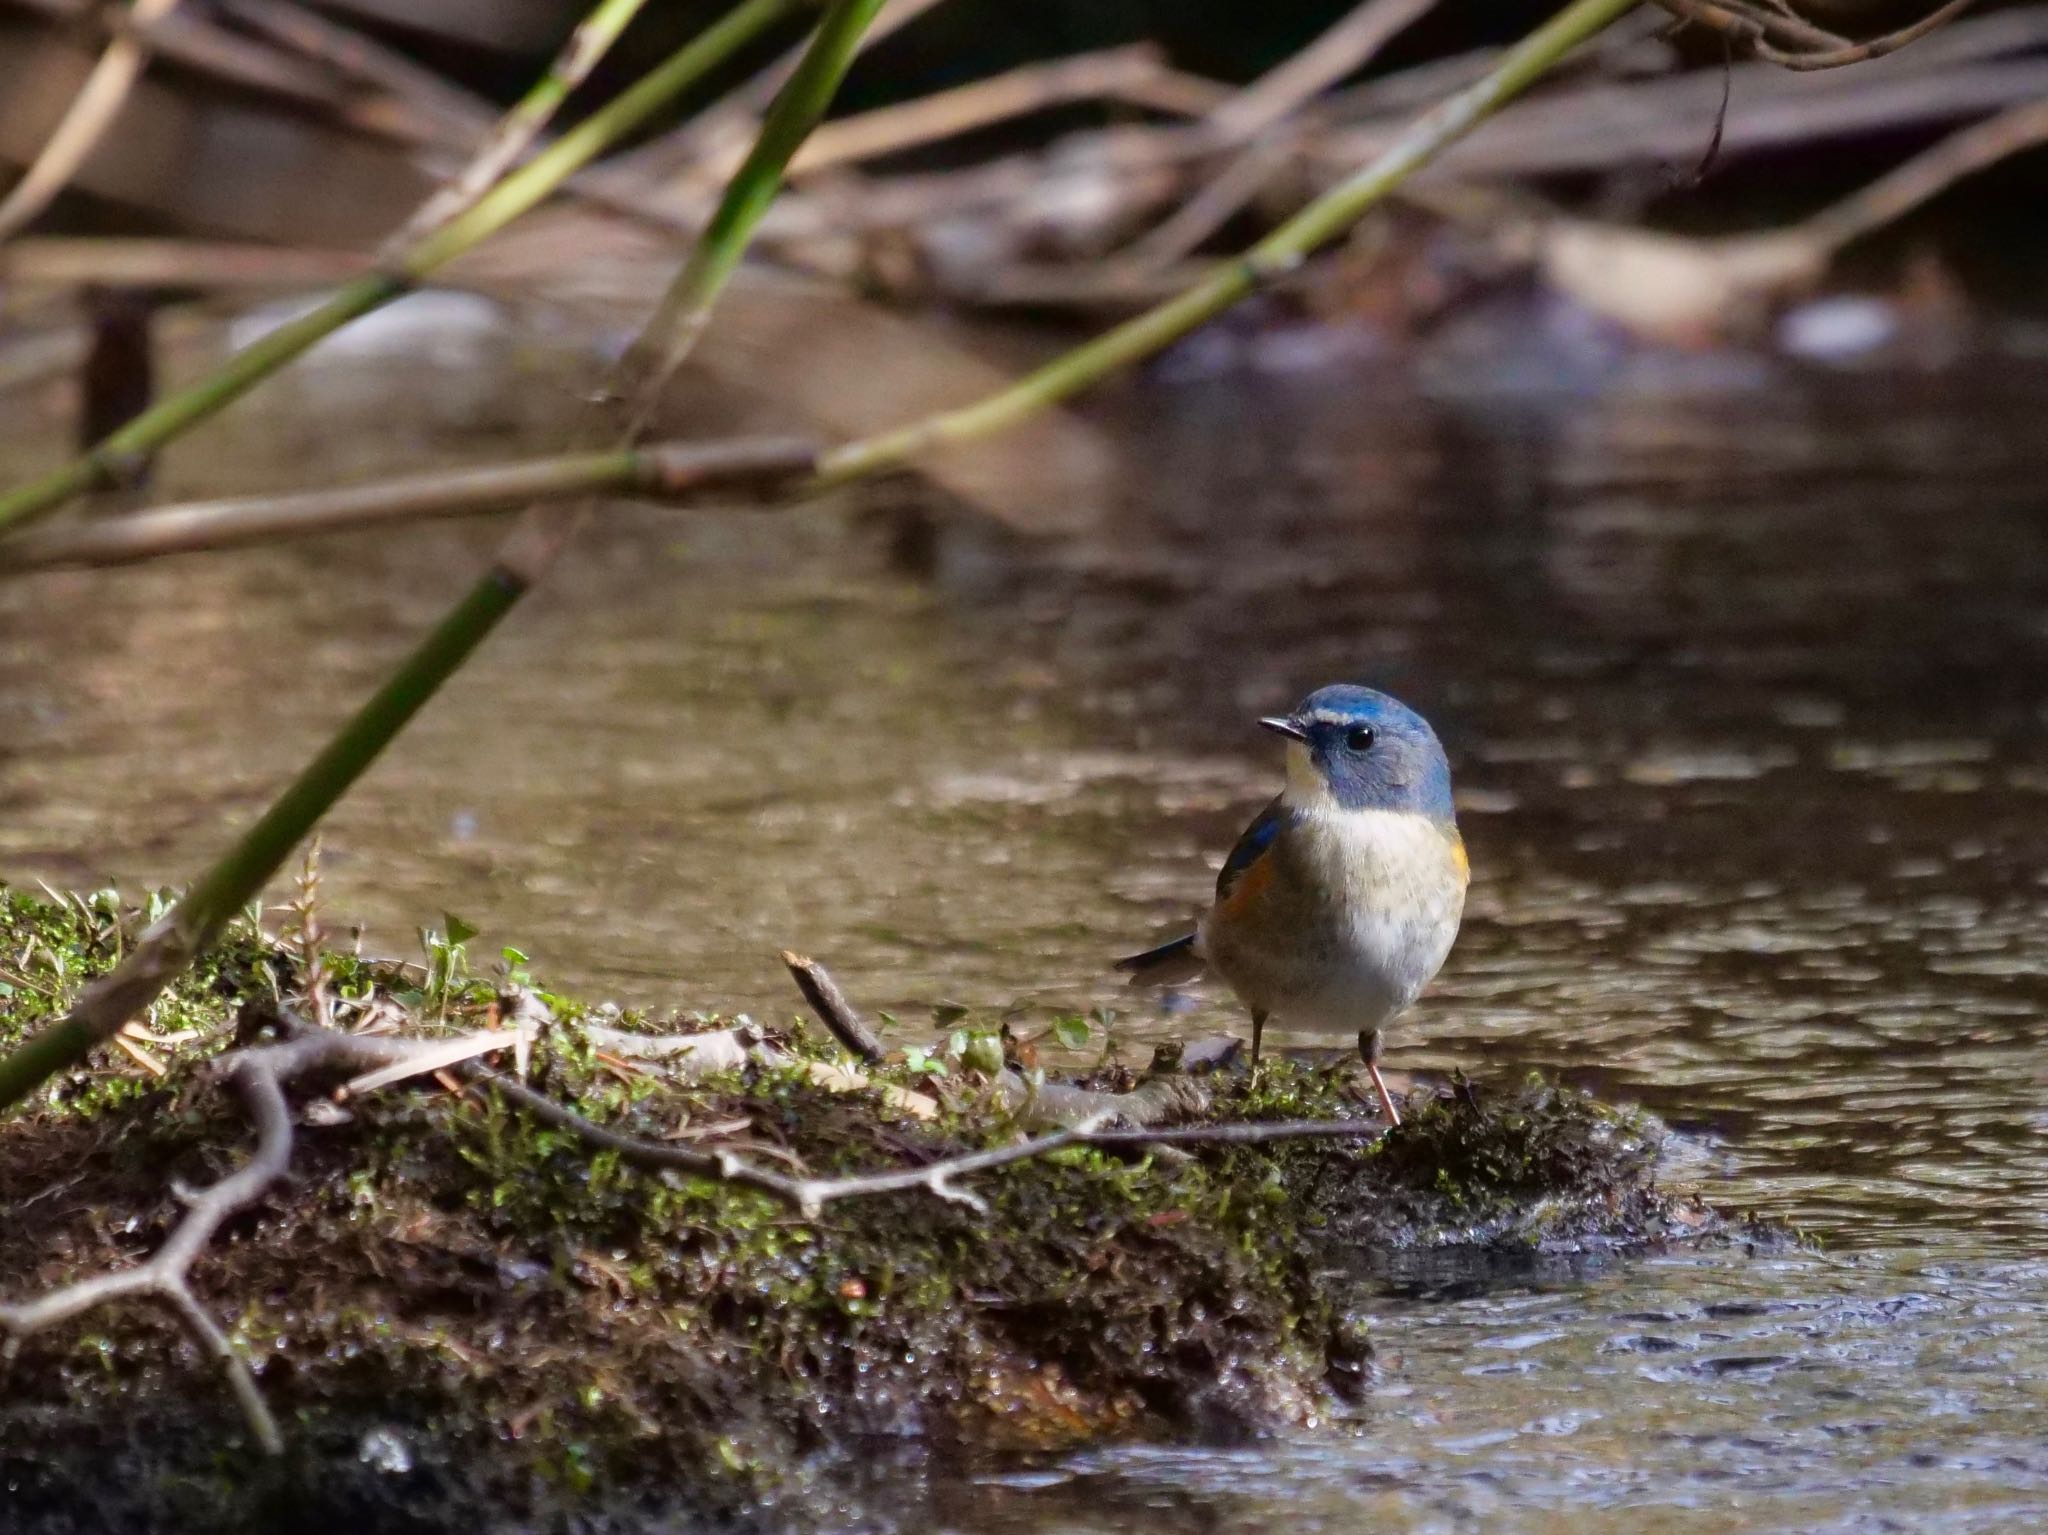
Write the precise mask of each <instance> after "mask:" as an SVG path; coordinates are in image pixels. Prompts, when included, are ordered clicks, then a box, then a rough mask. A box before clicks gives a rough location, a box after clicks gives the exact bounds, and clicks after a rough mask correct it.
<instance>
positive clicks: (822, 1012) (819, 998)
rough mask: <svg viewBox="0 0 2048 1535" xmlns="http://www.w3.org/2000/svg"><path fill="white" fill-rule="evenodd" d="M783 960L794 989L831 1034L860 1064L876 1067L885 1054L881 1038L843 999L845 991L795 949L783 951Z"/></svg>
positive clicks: (820, 967)
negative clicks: (800, 993)
mask: <svg viewBox="0 0 2048 1535" xmlns="http://www.w3.org/2000/svg"><path fill="white" fill-rule="evenodd" d="M782 962H783V964H785V965H787V966H788V967H789V973H790V977H791V978H792V979H793V980H794V981H795V982H796V989H797V990H798V991H800V992H802V993H803V994H804V1001H805V1002H806V1003H807V1004H808V1005H809V1007H810V1009H811V1011H812V1012H813V1013H816V1014H817V1015H818V1021H819V1022H820V1023H822V1024H824V1025H825V1027H826V1028H828V1029H830V1030H831V1031H832V1037H833V1038H834V1039H837V1040H838V1041H839V1043H841V1044H842V1045H844V1046H846V1048H847V1049H848V1050H850V1051H852V1052H853V1055H854V1058H855V1059H856V1060H858V1061H860V1062H861V1063H862V1064H864V1065H868V1066H879V1065H880V1064H881V1063H882V1059H883V1057H884V1056H886V1055H887V1054H888V1051H887V1050H886V1049H885V1048H884V1047H883V1044H882V1041H881V1037H880V1036H879V1035H877V1034H876V1033H875V1031H874V1029H873V1028H872V1027H870V1026H869V1024H868V1021H867V1020H866V1019H865V1018H863V1017H861V1015H860V1013H859V1011H858V1010H857V1009H856V1008H855V1007H854V1005H853V1004H852V1003H851V1002H849V1001H847V1000H846V994H845V993H844V992H842V991H841V990H840V989H839V984H838V982H836V981H834V980H833V979H832V977H831V975H830V973H829V972H827V971H826V969H825V967H824V966H823V965H821V964H819V963H818V962H817V961H816V960H815V959H812V958H811V957H810V956H809V955H807V954H799V953H797V952H796V951H795V950H794V949H784V950H783V951H782Z"/></svg>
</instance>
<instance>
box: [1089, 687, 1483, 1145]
mask: <svg viewBox="0 0 2048 1535" xmlns="http://www.w3.org/2000/svg"><path fill="white" fill-rule="evenodd" d="M1259 723H1260V724H1261V725H1263V726H1264V727H1265V728H1266V729H1268V730H1271V731H1273V732H1274V733H1275V734H1278V735H1282V736H1285V737H1286V738H1287V786H1286V788H1284V789H1282V790H1281V791H1280V793H1279V794H1278V795H1277V796H1276V797H1275V798H1274V800H1273V802H1272V803H1271V804H1269V805H1268V806H1266V808H1265V809H1264V810H1262V811H1260V812H1259V814H1258V816H1257V818H1256V819H1254V820H1253V822H1252V823H1251V825H1249V826H1247V827H1246V828H1245V830H1244V835H1243V836H1241V837H1239V838H1238V839H1237V846H1235V847H1233V848H1232V849H1231V850H1230V856H1229V857H1228V858H1226V859H1224V861H1223V871H1222V873H1220V874H1219V875H1217V877H1216V899H1215V901H1214V903H1213V904H1212V905H1211V906H1210V907H1209V909H1208V911H1207V912H1205V913H1203V915H1202V916H1201V917H1200V918H1199V919H1198V920H1197V922H1196V924H1195V930H1194V931H1193V932H1192V933H1186V934H1183V935H1182V936H1181V937H1179V938H1176V939H1174V940H1173V941H1172V942H1171V943H1165V944H1161V945H1160V946H1159V947H1158V948H1156V949H1148V950H1147V951H1146V952H1145V953H1143V954H1134V955H1132V956H1131V957H1130V958H1128V959H1123V960H1119V961H1118V962H1117V968H1118V969H1119V970H1126V971H1129V972H1131V977H1132V984H1133V985H1139V986H1171V985H1178V984H1180V983H1182V982H1185V981H1191V980H1193V979H1195V978H1196V977H1197V976H1199V975H1200V974H1201V973H1202V972H1203V970H1204V969H1205V968H1206V969H1213V970H1214V971H1215V972H1216V973H1217V974H1218V975H1220V976H1222V977H1223V979H1224V980H1225V981H1226V982H1228V983H1229V986H1230V989H1231V990H1232V991H1234V992H1235V993H1236V994H1237V997H1238V1000H1239V1001H1241V1002H1243V1003H1244V1005H1245V1006H1246V1007H1248V1008H1250V1009H1251V1015H1252V1060H1253V1062H1254V1063H1256V1062H1257V1061H1258V1058H1259V1040H1260V1036H1261V1035H1262V1034H1263V1033H1264V1032H1265V1027H1266V1020H1267V1019H1268V1018H1270V1017H1274V1016H1277V1017H1279V1018H1280V1019H1281V1020H1282V1021H1283V1022H1284V1023H1286V1024H1287V1025H1288V1026H1290V1027H1293V1028H1297V1029H1306V1030H1310V1031H1313V1032H1316V1033H1325V1034H1349V1033H1353V1032H1356V1033H1357V1035H1358V1038H1359V1043H1360V1046H1361V1048H1362V1049H1364V1051H1365V1057H1366V1067H1367V1069H1368V1070H1369V1071H1371V1073H1372V1080H1373V1086H1374V1087H1376V1088H1377V1089H1378V1090H1379V1095H1380V1103H1381V1106H1382V1107H1383V1108H1384V1109H1385V1110H1386V1114H1387V1121H1388V1123H1389V1124H1390V1125H1398V1124H1399V1123H1400V1122H1401V1116H1400V1113H1399V1111H1398V1110H1397V1109H1396V1108H1395V1107H1394V1099H1393V1095H1392V1094H1391V1093H1389V1092H1388V1091H1387V1084H1386V1081H1385V1079H1384V1078H1383V1077H1381V1076H1380V1069H1379V1064H1378V1061H1377V1060H1376V1059H1375V1056H1376V1055H1377V1050H1376V1049H1375V1048H1370V1047H1368V1045H1367V1042H1368V1041H1369V1040H1374V1041H1376V1039H1377V1036H1378V1031H1379V1029H1380V1026H1381V1025H1382V1024H1384V1023H1386V1022H1387V1021H1388V1020H1389V1019H1391V1018H1393V1017H1394V1016H1395V1015H1397V1014H1399V1013H1401V1012H1403V1011H1404V1010H1405V1009H1406V1008H1407V1007H1408V1005H1409V1004H1410V1003H1412V1002H1413V1001H1414V1000H1415V998H1416V997H1417V995H1419V994H1420V992H1421V991H1422V988H1423V987H1424V986H1426V985H1428V984H1429V981H1430V978H1431V977H1432V976H1434V975H1435V974H1436V973H1437V971H1438V969H1439V968H1441V967H1442V965H1443V962H1444V958H1445V956H1446V955H1448V954H1449V953H1450V951H1451V942H1452V940H1453V939H1455V938H1456V937H1457V936H1458V922H1459V919H1460V918H1461V917H1462V916H1463V915H1464V911H1465V886H1466V883H1467V881H1468V879H1469V878H1470V874H1471V865H1470V864H1469V863H1468V862H1467V861H1466V857H1465V843H1464V840H1463V839H1462V838H1461V837H1460V836H1459V835H1458V822H1457V817H1456V815H1455V813H1454V811H1453V809H1452V805H1451V769H1450V764H1449V763H1447V762H1446V761H1445V760H1444V751H1443V747H1442V746H1441V745H1439V744H1438V742H1437V738H1436V732H1435V731H1433V730H1431V729H1430V728H1429V722H1428V721H1427V720H1425V719H1424V718H1423V717H1422V716H1421V715H1419V714H1417V713H1416V712H1415V711H1414V710H1413V709H1410V708H1409V707H1408V706H1407V705H1406V704H1404V703H1401V702H1400V701H1399V700H1397V699H1394V698H1390V697H1388V696H1387V695H1386V694H1385V693H1379V692H1375V691H1374V690H1373V689H1371V688H1363V687H1351V686H1344V685H1339V686H1335V687H1326V688H1318V689H1317V690H1316V691H1315V692H1313V693H1311V694H1309V695H1308V697H1306V698H1304V699H1303V700H1302V701H1301V704H1300V706H1299V707H1298V708H1296V709H1295V711H1294V712H1293V713H1292V714H1282V715H1273V716H1270V717H1268V718H1265V719H1262V720H1260V721H1259Z"/></svg>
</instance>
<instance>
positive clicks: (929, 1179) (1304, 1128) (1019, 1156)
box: [468, 1071, 1383, 1220]
mask: <svg viewBox="0 0 2048 1535" xmlns="http://www.w3.org/2000/svg"><path fill="white" fill-rule="evenodd" d="M468 1080H469V1081H470V1082H471V1083H473V1084H475V1085H477V1086H480V1087H483V1086H487V1087H489V1088H491V1089H492V1090H493V1091H495V1092H496V1093H498V1094H499V1095H500V1096H501V1097H503V1098H505V1099H506V1100H507V1101H508V1102H511V1103H515V1104H517V1105H518V1106H519V1107H520V1108H522V1109H525V1110H526V1111H527V1112H528V1113H530V1114H532V1115H533V1116H534V1117H535V1118H536V1119H539V1120H540V1121H542V1122H543V1123H545V1124H549V1125H553V1126H554V1127H555V1128H557V1129H560V1130H567V1131H569V1132H570V1133H572V1134H574V1135H576V1136H577V1137H579V1138H580V1139H582V1140H584V1141H586V1142H587V1143H589V1144H590V1145H593V1146H596V1147H599V1148H600V1149H602V1150H605V1151H611V1152H615V1153H617V1155H618V1157H619V1160H620V1161H622V1162H625V1163H628V1164H630V1165H633V1166H636V1167H643V1168H651V1169H654V1170H657V1171H661V1170H668V1171H678V1172H686V1173H691V1174H695V1175H697V1176H699V1177H709V1178H716V1179H718V1180H719V1181H721V1182H725V1183H736V1184H739V1185H741V1186H743V1187H746V1188H751V1189H756V1190H758V1191H760V1192H761V1193H764V1194H767V1195H769V1196H771V1197H772V1198H775V1199H779V1200H782V1201H783V1202H784V1203H786V1204H789V1205H792V1206H794V1207H795V1209H796V1210H797V1212H798V1214H800V1215H802V1216H803V1217H804V1218H805V1219H806V1220H816V1219H817V1218H818V1216H819V1215H820V1214H821V1213H823V1211H824V1208H825V1206H827V1205H829V1204H835V1203H837V1202H839V1201H840V1200H844V1199H868V1198H873V1197H875V1196H877V1195H881V1194H898V1193H905V1192H908V1191H912V1190H923V1191H924V1192H925V1193H928V1194H932V1195H935V1196H936V1197H938V1198H940V1199H947V1200H952V1201H954V1202H956V1203H959V1204H965V1205H968V1206H970V1207H971V1208H973V1209H975V1210H977V1211H985V1210H986V1209H987V1206H986V1205H985V1204H984V1203H983V1201H982V1200H981V1199H980V1198H979V1197H978V1196H976V1195H974V1194H972V1193H970V1192H968V1191H967V1190H965V1189H962V1188H960V1187H958V1185H957V1184H956V1182H955V1180H956V1179H959V1178H964V1177H967V1176H969V1175H970V1174H973V1173H980V1172H989V1171H992V1170H993V1169H995V1168H998V1167H1008V1166H1010V1165H1011V1164H1013V1163H1016V1162H1025V1161H1030V1160H1031V1159H1033V1158H1036V1157H1043V1156H1049V1155H1051V1154H1052V1153H1053V1152H1056V1151H1062V1150H1065V1149H1066V1148H1067V1147H1069V1146H1151V1145H1170V1146H1193V1145H1231V1146H1254V1145H1264V1144H1267V1143H1270V1142H1274V1141H1289V1140H1356V1139H1362V1138H1370V1137H1375V1136H1377V1135H1379V1134H1380V1133H1381V1132H1382V1129H1383V1127H1382V1126H1380V1125H1379V1124H1377V1123H1375V1122H1371V1121H1364V1120H1274V1121H1270V1122H1265V1123H1251V1124H1225V1125H1184V1126H1180V1127H1178V1128H1172V1129H1147V1128H1144V1127H1138V1128H1123V1129H1119V1128H1114V1127H1111V1126H1109V1125H1108V1124H1106V1121H1109V1120H1111V1119H1113V1118H1114V1115H1112V1114H1099V1115H1097V1116H1095V1117H1094V1118H1092V1119H1089V1120H1086V1121H1083V1122H1082V1123H1081V1124H1078V1125H1075V1126H1073V1127H1072V1128H1069V1129H1065V1130H1056V1131H1054V1132H1052V1133H1051V1134H1049V1135H1040V1136H1032V1137H1027V1138H1026V1139H1023V1140H1020V1141H1015V1142H1013V1143H1011V1144H1010V1145H1007V1146H995V1147H991V1148H989V1149H987V1150H985V1151H970V1152H963V1153H961V1154H960V1155H958V1156H952V1157H946V1158H943V1159H941V1160H939V1161H936V1162H929V1163H926V1164H925V1165H924V1166H922V1167H908V1168H892V1169H890V1170H888V1171H886V1172H875V1173H857V1174H851V1175H848V1176H846V1177H842V1178H792V1177H790V1176H788V1175H787V1174H784V1173H778V1172H774V1171H772V1170H770V1169H768V1168H764V1167H759V1166H756V1165H754V1164H753V1163H750V1162H747V1161H746V1160H745V1159H743V1158H741V1157H739V1156H736V1155H734V1154H733V1153H731V1152H703V1151H695V1150H692V1149H690V1148H688V1147H685V1146H678V1145H675V1144H674V1143H672V1142H666V1141H650V1140H646V1139H643V1138H642V1137H640V1136H636V1135H627V1134H624V1133H622V1132H620V1131H617V1130H613V1129H610V1128H609V1127H607V1126H604V1125H600V1124H596V1123H593V1122H592V1121H590V1120H588V1119H585V1118H584V1117H583V1116H582V1115H581V1114H578V1113H577V1112H576V1111H575V1110H574V1109H571V1108H568V1107H566V1106H564V1105H562V1104H560V1103H557V1102H556V1101H555V1100H554V1099H552V1098H550V1097H548V1096H547V1095H546V1094H545V1093H538V1092H535V1091H534V1090H533V1089H532V1088H530V1087H527V1086H525V1085H524V1084H523V1083H519V1082H513V1081H511V1080H509V1079H508V1078H505V1077H501V1076H497V1075H495V1074H492V1073H489V1072H483V1071H476V1072H473V1073H472V1074H471V1075H470V1077H469V1078H468Z"/></svg>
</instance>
